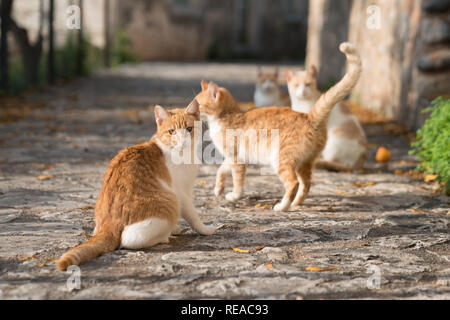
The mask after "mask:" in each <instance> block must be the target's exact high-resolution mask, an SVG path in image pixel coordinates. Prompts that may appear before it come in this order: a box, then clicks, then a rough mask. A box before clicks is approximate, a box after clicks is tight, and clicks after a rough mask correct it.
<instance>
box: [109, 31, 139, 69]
mask: <svg viewBox="0 0 450 320" xmlns="http://www.w3.org/2000/svg"><path fill="white" fill-rule="evenodd" d="M136 62H139V58H138V57H137V55H136V54H135V53H134V52H133V44H132V43H131V40H130V38H129V36H128V33H127V32H126V31H125V30H119V32H118V33H117V34H116V36H115V37H114V40H113V49H112V65H113V66H118V65H120V64H122V63H136Z"/></svg>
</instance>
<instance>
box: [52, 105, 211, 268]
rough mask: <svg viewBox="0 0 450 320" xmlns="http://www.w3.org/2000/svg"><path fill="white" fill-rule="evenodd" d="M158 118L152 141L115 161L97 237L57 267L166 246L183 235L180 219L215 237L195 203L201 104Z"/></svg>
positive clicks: (98, 213) (159, 112) (158, 112)
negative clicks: (122, 251) (112, 253)
mask: <svg viewBox="0 0 450 320" xmlns="http://www.w3.org/2000/svg"><path fill="white" fill-rule="evenodd" d="M155 119H156V123H157V132H156V134H155V135H154V136H153V138H152V139H151V140H150V141H148V142H145V143H143V144H140V145H136V146H133V147H129V148H126V149H124V150H122V151H120V152H119V154H118V155H117V156H116V157H114V159H112V160H111V162H110V164H109V166H108V169H107V170H106V174H105V178H104V182H103V187H102V189H101V192H100V195H99V196H98V199H97V203H96V206H95V221H96V227H95V230H94V236H93V237H92V238H91V239H89V241H87V242H85V243H83V244H81V245H79V246H77V247H75V248H73V249H71V250H69V251H67V252H66V253H65V254H64V255H63V256H62V257H61V258H60V259H59V260H58V262H57V267H58V269H60V270H66V269H67V267H69V266H70V265H78V264H80V263H82V262H85V261H88V260H91V259H94V258H96V257H97V256H99V255H101V254H104V253H107V252H110V251H113V250H116V249H118V248H127V249H142V248H148V247H151V246H153V245H156V244H158V243H167V242H168V241H169V236H171V235H175V234H178V233H179V232H180V229H179V227H178V226H177V222H178V220H179V217H180V216H181V217H183V218H184V219H185V220H186V221H187V222H188V223H189V224H190V226H191V227H192V228H193V229H194V230H195V231H197V232H198V233H200V234H202V235H211V234H213V233H214V231H215V228H214V227H212V226H205V225H204V224H203V222H202V221H201V220H200V218H199V216H198V213H197V211H196V209H195V207H194V204H193V200H192V198H193V187H194V184H195V179H196V177H197V170H198V168H197V165H196V164H195V163H196V161H195V159H194V158H193V157H195V148H196V142H197V141H195V139H194V136H196V135H195V131H196V130H201V127H196V126H195V122H196V121H199V120H200V112H199V105H198V103H197V101H196V100H194V101H193V102H192V103H191V104H190V105H189V106H188V107H187V108H186V109H184V110H176V111H168V110H165V109H164V108H163V107H161V106H156V107H155ZM198 135H199V136H200V133H198ZM198 140H199V139H198ZM186 154H187V155H188V157H187V158H186V157H185V155H186ZM180 155H182V156H183V159H181V158H179V157H181V156H180Z"/></svg>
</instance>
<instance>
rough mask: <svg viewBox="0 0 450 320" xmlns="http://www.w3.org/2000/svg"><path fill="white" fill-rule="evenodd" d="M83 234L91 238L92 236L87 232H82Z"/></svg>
mask: <svg viewBox="0 0 450 320" xmlns="http://www.w3.org/2000/svg"><path fill="white" fill-rule="evenodd" d="M83 236H85V237H87V238H89V239H90V238H92V237H93V236H91V235H90V234H87V233H86V232H83Z"/></svg>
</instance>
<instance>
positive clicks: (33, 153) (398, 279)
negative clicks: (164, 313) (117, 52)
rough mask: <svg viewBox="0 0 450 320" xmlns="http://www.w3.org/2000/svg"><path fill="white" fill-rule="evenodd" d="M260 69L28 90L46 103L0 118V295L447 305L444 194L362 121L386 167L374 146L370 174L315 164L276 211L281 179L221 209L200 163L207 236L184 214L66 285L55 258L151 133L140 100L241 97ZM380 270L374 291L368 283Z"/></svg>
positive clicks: (256, 173) (207, 69)
mask: <svg viewBox="0 0 450 320" xmlns="http://www.w3.org/2000/svg"><path fill="white" fill-rule="evenodd" d="M255 71H256V66H255V65H245V64H231V65H218V64H176V63H174V64H170V63H155V64H140V65H136V66H124V67H121V68H119V69H117V70H115V71H113V72H106V73H102V74H99V75H96V76H94V77H92V78H87V79H80V80H75V81H74V82H71V83H69V84H66V85H64V86H60V87H55V88H50V89H48V90H46V91H43V92H36V93H34V94H32V95H30V96H29V99H40V100H43V101H45V105H46V106H45V107H44V108H42V109H39V110H36V111H35V112H34V113H33V115H32V117H31V118H27V119H23V120H21V121H19V122H15V123H9V124H0V143H1V145H2V149H1V150H0V299H105V298H106V299H182V298H260V299H262V298H269V299H285V298H288V299H296V298H304V299H321V298H325V299H327V298H328V299H348V298H352V299H374V298H386V299H393V298H394V299H405V298H420V299H438V298H441V299H449V298H450V289H449V287H448V279H450V269H449V267H448V266H449V261H450V247H449V246H450V239H449V232H448V230H449V222H450V221H449V219H450V216H449V215H448V205H447V202H448V197H446V196H444V195H440V196H439V195H433V191H434V190H435V185H432V184H426V183H424V182H423V181H420V180H414V179H412V178H410V177H408V176H396V175H394V174H393V173H392V172H393V171H394V170H395V169H399V170H404V171H407V170H409V169H411V168H413V167H414V166H415V164H416V162H415V161H414V159H413V158H412V157H411V156H408V155H407V150H408V148H409V147H408V144H407V142H406V140H405V139H404V138H403V137H392V136H389V135H388V134H387V133H386V132H384V131H383V129H382V126H379V125H371V126H366V127H365V129H366V132H367V134H368V138H369V142H370V143H371V144H374V145H384V146H386V147H387V148H389V150H390V151H391V153H392V161H391V162H390V163H389V165H388V167H382V166H381V165H379V164H377V163H375V162H374V161H373V159H374V155H375V151H376V148H371V149H370V150H369V155H368V162H367V163H366V165H365V168H366V169H367V170H369V171H370V173H351V174H350V173H343V174H340V173H329V172H324V171H316V172H314V176H313V181H312V188H311V192H310V195H309V197H308V198H307V199H306V201H305V203H304V205H303V206H302V207H300V208H292V209H291V210H290V211H289V212H285V213H278V212H274V211H273V210H272V209H271V208H272V207H273V205H274V204H275V203H277V202H278V201H279V200H280V198H281V196H282V184H281V182H280V181H279V180H278V178H277V177H276V176H274V175H261V174H260V172H261V171H260V168H258V167H256V166H250V167H249V168H248V175H247V181H246V190H245V195H244V197H243V198H242V199H241V200H239V201H238V202H236V203H229V202H227V201H226V200H225V199H224V198H222V197H221V198H216V197H214V196H213V194H212V189H213V186H214V181H215V173H216V170H217V166H216V165H208V166H203V167H201V170H200V176H199V178H198V180H199V181H201V182H202V183H199V184H197V185H196V186H195V190H194V193H195V196H196V198H195V205H196V207H197V209H198V211H199V214H200V216H201V219H202V220H203V221H205V223H206V224H213V225H214V226H215V227H216V228H217V231H216V233H215V234H214V235H212V236H208V237H205V236H200V235H198V234H197V233H195V232H194V231H193V230H192V229H191V228H190V227H189V226H188V224H187V223H186V222H184V221H181V222H180V226H181V229H182V233H181V234H180V235H179V236H176V237H171V238H170V242H169V243H168V244H161V245H157V246H155V247H153V248H149V249H146V250H116V251H114V252H111V253H108V254H105V255H103V256H101V257H99V258H98V259H95V260H92V261H89V262H87V263H85V264H83V265H81V266H80V284H81V288H80V289H72V290H70V288H69V287H68V286H67V280H68V279H69V277H71V276H74V273H71V272H67V273H66V272H59V271H57V270H56V266H55V261H54V260H53V259H56V258H58V257H59V256H60V255H61V254H63V253H64V252H65V251H66V250H67V249H69V248H71V247H73V246H75V245H77V244H78V243H81V242H84V241H86V240H87V239H88V237H87V236H86V235H85V233H86V234H90V233H92V231H93V229H94V217H93V214H94V210H93V209H92V206H93V205H94V204H95V201H96V197H97V195H98V192H99V191H100V188H101V184H102V180H103V173H104V171H105V169H106V167H107V165H108V163H109V161H110V159H111V158H112V157H113V156H114V155H115V154H116V153H117V151H118V150H120V149H121V148H124V147H126V146H130V145H133V144H136V143H138V142H140V141H144V140H146V139H148V138H149V137H151V136H152V134H153V132H154V130H155V126H154V119H153V115H152V108H151V107H150V108H149V104H155V103H158V104H161V105H163V106H182V105H187V104H188V103H189V102H190V101H191V100H192V97H193V95H194V93H195V92H196V91H198V90H200V85H199V80H200V79H202V78H203V79H208V80H209V79H211V80H215V81H218V83H219V84H222V85H225V86H227V87H228V88H229V89H230V90H231V92H232V93H233V94H234V95H235V96H236V97H237V98H238V99H239V100H241V101H249V100H251V97H252V90H253V81H254V78H253V76H254V74H255V73H254V72H255ZM193 90H194V91H193ZM74 95H76V96H77V98H76V99H74V97H73V96H74ZM55 128H57V130H55ZM25 142H28V144H24V143H25ZM39 176H47V178H45V179H42V178H41V179H38V177H39ZM357 181H360V182H361V183H363V184H364V183H368V182H373V183H375V185H372V186H368V187H357V186H355V183H356V182H357ZM230 182H231V181H230V179H229V180H228V185H227V189H228V188H230V187H231V184H230ZM257 205H259V206H257ZM264 205H268V206H269V207H268V208H265V209H263V206H264ZM412 209H413V210H412ZM411 210H412V211H411ZM261 247H263V248H261ZM232 248H239V249H243V250H248V253H242V252H236V251H234V250H233V249H232ZM308 267H309V268H308ZM375 267H378V268H379V271H380V288H379V289H369V288H368V287H367V281H368V279H369V277H371V276H372V275H373V271H371V270H375V269H371V268H375ZM314 270H321V271H314Z"/></svg>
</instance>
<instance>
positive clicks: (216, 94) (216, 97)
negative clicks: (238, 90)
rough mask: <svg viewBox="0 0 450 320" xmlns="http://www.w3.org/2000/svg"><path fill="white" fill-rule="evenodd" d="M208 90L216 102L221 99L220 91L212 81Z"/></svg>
mask: <svg viewBox="0 0 450 320" xmlns="http://www.w3.org/2000/svg"><path fill="white" fill-rule="evenodd" d="M208 90H209V93H210V94H211V97H212V98H213V99H214V101H218V100H219V99H220V90H219V86H218V85H217V84H215V83H214V82H212V81H211V82H210V83H209V85H208Z"/></svg>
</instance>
